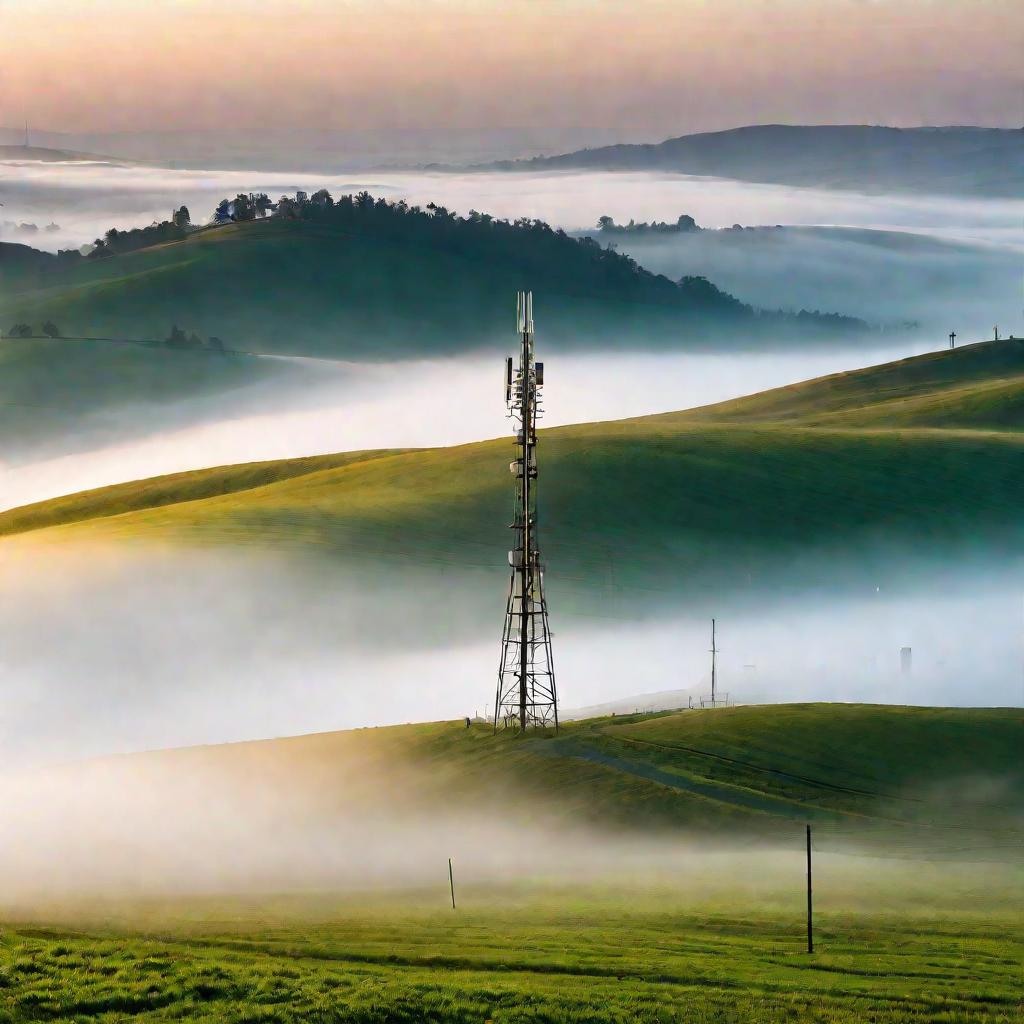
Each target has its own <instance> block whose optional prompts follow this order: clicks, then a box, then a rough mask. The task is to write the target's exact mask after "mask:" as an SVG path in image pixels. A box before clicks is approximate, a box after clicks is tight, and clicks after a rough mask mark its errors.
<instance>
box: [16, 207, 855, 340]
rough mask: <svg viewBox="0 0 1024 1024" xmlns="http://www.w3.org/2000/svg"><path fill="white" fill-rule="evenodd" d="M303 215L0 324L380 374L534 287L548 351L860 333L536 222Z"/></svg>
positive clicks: (44, 299)
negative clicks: (193, 339) (161, 341)
mask: <svg viewBox="0 0 1024 1024" xmlns="http://www.w3.org/2000/svg"><path fill="white" fill-rule="evenodd" d="M292 205H293V206H295V204H294V203H293V204H292ZM302 209H303V211H304V212H303V214H302V216H301V217H300V218H299V219H289V218H287V217H283V216H281V217H272V218H268V219H265V220H258V221H254V222H246V223H237V224H229V225H225V226H222V227H218V228H207V229H202V230H199V231H195V232H193V233H192V234H191V235H189V236H188V237H187V238H185V239H183V240H181V241H178V242H170V243H167V244H162V245H151V246H149V247H147V248H140V249H135V250H133V251H128V252H121V253H119V254H118V255H114V256H110V257H108V258H104V259H84V258H83V259H79V260H73V261H71V262H70V263H67V264H66V265H60V266H49V267H44V268H41V269H40V270H39V272H38V273H36V274H35V275H34V276H33V275H28V276H26V274H24V273H22V274H21V275H20V276H19V277H18V278H17V279H16V280H5V281H0V322H4V323H14V322H17V321H21V322H27V323H30V324H39V323H41V322H42V321H43V320H52V321H54V322H56V323H57V324H58V325H59V326H60V328H61V330H62V331H63V333H64V334H66V335H77V336H85V337H92V336H103V337H108V336H110V337H129V338H131V337H135V338H163V337H165V336H166V334H167V332H168V330H169V327H170V325H171V324H172V323H179V324H182V325H183V326H185V328H186V330H196V331H198V332H199V333H200V334H201V335H202V336H204V337H205V336H209V335H215V336H217V337H219V338H221V339H223V341H224V342H225V344H226V345H227V346H228V347H229V348H233V349H243V350H247V351H255V352H262V353H275V354H294V355H315V356H327V357H335V358H339V357H340V358H351V359H370V360H386V359H393V358H401V357H412V356H431V355H443V354H446V353H452V352H459V351H465V350H467V349H473V348H482V347H486V346H489V345H492V344H494V343H495V342H496V341H497V340H498V339H499V338H500V339H502V341H504V339H505V338H506V337H507V332H508V323H509V316H508V302H509V296H511V295H514V294H515V292H516V291H518V290H520V289H524V288H531V287H533V285H534V283H535V282H538V281H543V282H544V293H543V296H538V316H543V318H544V324H545V335H546V337H547V338H548V339H549V341H550V344H551V345H552V346H553V348H555V350H558V349H559V348H561V349H564V348H567V347H570V346H575V347H576V348H596V347H606V348H607V347H618V348H624V349H627V350H630V349H636V348H652V347H654V348H657V347H665V346H686V345H699V344H701V343H702V342H703V343H709V342H710V341H711V340H712V339H713V340H714V343H715V345H716V347H728V346H730V345H732V346H734V347H743V346H745V345H757V344H763V343H765V342H767V341H770V340H772V339H785V340H787V341H790V342H792V341H799V340H800V339H802V338H808V339H814V340H817V339H821V338H831V337H835V336H844V337H849V336H850V335H852V334H856V333H857V332H858V331H860V330H862V329H864V327H865V325H864V323H863V322H861V321H859V320H853V319H849V318H843V317H829V316H820V315H814V314H805V315H803V316H801V317H795V316H789V315H786V314H782V313H765V312H758V311H756V310H753V309H752V308H750V307H748V306H745V305H744V304H742V303H740V302H738V301H737V300H736V299H734V298H732V297H731V296H729V295H727V294H725V293H724V292H721V291H719V290H718V289H717V288H715V287H714V285H713V284H711V283H709V282H708V281H706V280H704V279H703V278H694V277H690V278H684V279H682V280H680V281H678V282H675V281H670V280H669V279H668V278H665V277H660V276H656V275H654V274H651V273H649V272H648V271H646V270H643V269H642V268H641V267H639V266H638V265H637V264H636V263H635V262H634V261H632V260H630V259H628V258H627V257H625V256H621V255H620V254H618V253H615V252H612V251H609V250H605V249H602V248H601V247H600V246H599V245H597V244H596V243H594V242H591V241H589V240H585V239H574V238H571V237H569V236H567V235H566V234H565V233H564V232H559V231H554V230H552V229H551V228H550V227H548V226H547V225H545V224H541V223H539V222H536V221H533V222H531V221H520V222H516V223H515V224H508V223H505V222H500V221H494V220H493V219H491V218H489V217H486V216H484V215H481V214H476V213H472V214H471V215H470V216H468V217H466V218H459V217H456V216H455V215H453V214H451V213H450V212H449V211H447V210H441V209H439V208H435V209H434V210H433V211H430V212H428V211H419V210H415V209H410V208H408V207H406V206H404V204H390V203H387V202H385V201H383V200H378V201H374V200H373V199H372V198H371V197H369V196H368V195H366V196H365V198H363V197H362V196H360V197H355V199H354V200H353V198H352V197H342V198H341V199H340V200H339V201H338V202H337V203H336V204H334V205H332V206H330V207H324V208H323V209H321V208H319V207H317V206H315V205H314V204H312V203H309V202H306V204H305V206H304V207H302ZM20 262H21V264H24V263H25V259H24V255H23V254H22V258H21V260H20Z"/></svg>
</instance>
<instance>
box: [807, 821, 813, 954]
mask: <svg viewBox="0 0 1024 1024" xmlns="http://www.w3.org/2000/svg"><path fill="white" fill-rule="evenodd" d="M807 952H808V953H813V952H814V896H813V889H812V887H811V826H810V825H808V826H807Z"/></svg>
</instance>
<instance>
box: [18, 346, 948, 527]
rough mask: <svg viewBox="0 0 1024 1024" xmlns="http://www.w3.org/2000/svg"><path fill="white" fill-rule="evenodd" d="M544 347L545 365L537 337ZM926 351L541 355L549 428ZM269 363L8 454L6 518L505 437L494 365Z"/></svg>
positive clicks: (498, 365) (477, 361) (714, 398)
mask: <svg viewBox="0 0 1024 1024" xmlns="http://www.w3.org/2000/svg"><path fill="white" fill-rule="evenodd" d="M510 338H511V342H514V340H515V339H514V333H513V334H510ZM940 344H941V342H940ZM538 346H539V351H540V353H541V354H543V335H542V333H539V334H538ZM934 348H936V341H935V339H933V338H930V337H927V336H924V335H908V336H907V337H901V338H900V339H899V341H898V342H894V341H893V340H892V339H886V340H885V341H884V342H883V343H880V344H879V346H878V347H874V346H871V345H865V344H863V343H862V344H860V345H858V346H857V347H852V346H849V347H847V346H844V347H839V346H833V347H822V348H817V349H816V348H811V349H809V350H806V351H799V352H797V351H790V352H764V353H758V352H747V353H730V354H728V355H720V356H719V355H709V354H706V353H702V354H647V353H636V354H631V355H628V356H627V355H621V354H617V355H571V356H564V357H556V358H554V359H552V358H551V357H550V355H549V356H547V380H546V383H545V396H544V406H545V413H544V419H543V425H544V426H558V425H560V424H565V423H581V422H588V421H593V420H607V419H618V418H623V417H627V416H640V415H645V414H648V413H658V412H666V411H671V410H676V409H686V408H690V407H693V406H699V405H706V404H709V403H712V402H718V401H723V400H725V399H727V398H735V397H738V396H740V395H745V394H752V393H755V392H757V391H762V390H764V389H766V388H771V387H778V386H781V385H784V384H789V383H792V382H794V381H798V380H805V379H807V378H809V377H815V376H818V375H820V374H825V373H832V372H838V371H841V370H848V369H853V368H856V367H861V366H870V365H872V364H875V363H881V362H885V361H887V360H889V359H897V358H902V357H904V356H909V355H917V354H920V353H922V352H927V351H931V350H933V349H934ZM275 361H277V362H281V363H285V362H287V363H288V364H290V365H296V364H301V366H300V368H301V370H302V373H301V374H299V375H293V377H294V378H295V379H293V380H282V381H281V382H280V386H278V387H275V386H274V382H273V381H271V382H270V384H267V383H261V384H259V385H257V386H255V387H251V388H249V389H248V390H244V389H243V390H242V391H240V392H236V393H227V394H224V395H220V396H214V397H213V398H208V399H203V400H197V401H189V402H181V403H178V404H177V406H173V405H168V406H167V407H165V408H163V409H161V410H160V415H161V416H162V417H163V418H164V420H168V419H170V420H172V421H177V422H180V423H181V424H182V425H181V426H178V427H164V428H162V429H154V427H153V425H152V421H153V420H154V414H153V413H152V411H147V410H145V409H134V408H131V409H123V410H120V411H115V412H109V411H108V412H106V413H105V414H104V415H103V417H102V424H103V427H104V430H105V432H106V433H107V434H109V433H111V432H112V431H113V429H114V427H115V425H117V424H118V423H120V431H119V432H120V433H121V434H122V436H130V437H132V440H125V441H119V442H116V443H110V442H109V441H108V442H106V443H104V442H102V441H101V440H99V439H94V440H92V441H90V440H89V437H90V435H89V434H88V432H87V431H85V430H79V431H76V432H74V433H71V434H66V435H63V436H57V437H55V438H53V440H51V441H50V443H49V445H48V447H49V454H48V455H47V456H45V457H38V456H37V457H34V458H32V459H18V460H16V461H15V460H13V459H10V447H11V446H10V445H8V453H7V454H8V460H5V458H4V457H3V455H0V508H13V507H16V506H18V505H24V504H27V503H29V502H32V501H39V500H42V499H45V498H50V497H55V496H57V495H59V494H68V493H72V492H74V491H79V490H86V489H89V488H92V487H99V486H102V485H104V484H111V483H120V482H124V481H128V480H137V479H140V478H144V477H151V476H158V475H160V474H163V473H172V472H178V471H181V470H187V469H199V468H202V467H205V466H215V465H225V464H230V463H238V462H255V461H260V460H264V459H277V458H291V457H295V456H300V455H315V454H324V453H329V452H337V451H352V450H358V449H363V448H392V447H394V448H412V447H431V446H435V445H452V444H463V443H466V442H470V441H476V440H481V439H483V438H489V437H500V436H503V435H508V436H511V435H510V429H509V421H508V420H507V419H506V417H505V407H504V399H503V395H502V392H501V375H502V372H503V367H502V360H501V357H500V356H498V355H496V354H495V355H479V354H475V355H467V356H465V357H464V358H461V359H451V360H435V361H425V362H409V363H398V364H377V365H363V366H358V365H354V364H341V363H330V362H326V361H319V360H308V359H303V360H293V359H288V360H284V359H280V360H275ZM40 415H46V411H45V410H42V411H40ZM11 442H12V444H16V439H11ZM5 462H6V464H5Z"/></svg>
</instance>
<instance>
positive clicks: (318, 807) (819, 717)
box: [55, 704, 1024, 856]
mask: <svg viewBox="0 0 1024 1024" xmlns="http://www.w3.org/2000/svg"><path fill="white" fill-rule="evenodd" d="M1022 737H1024V720H1022V718H1021V712H1020V711H1019V710H1016V709H965V708H957V709H954V708H907V707H888V706H877V705H855V704H853V705H834V704H793V705H765V706H760V707H735V708H724V709H721V708H720V709H715V710H705V711H682V712H676V713H661V714H655V715H633V716H630V715H626V716H618V717H610V718H598V719H590V720H587V721H582V722H572V723H569V724H567V725H564V726H563V727H562V729H561V730H560V732H559V733H558V734H557V735H555V734H554V733H553V731H548V732H545V733H541V734H531V736H530V737H529V738H528V739H527V740H526V741H525V742H523V741H521V740H520V739H519V738H518V736H517V734H516V733H515V732H514V731H505V730H499V732H498V733H497V735H494V734H492V727H491V725H490V723H486V722H477V723H475V724H473V725H472V727H471V728H466V727H465V725H464V724H463V723H462V722H434V723H429V724H422V725H408V726H394V727H388V728H378V729H357V730H353V731H346V732H333V733H321V734H316V735H309V736H298V737H292V738H287V739H275V740H263V741H255V742H245V743H234V744H227V745H215V746H206V747H195V748H188V749H180V750H170V751H164V752H156V753H149V754H137V755H131V756H130V757H128V758H117V759H114V760H108V759H101V760H100V761H98V762H92V763H91V765H90V763H86V764H84V765H79V766H75V767H74V768H73V769H72V770H73V771H74V772H75V773H76V775H77V776H78V777H79V778H80V779H88V778H90V774H91V773H92V774H94V775H96V776H99V775H101V774H102V773H103V772H104V771H114V772H117V773H120V772H122V771H123V770H124V769H125V768H129V769H132V768H134V769H135V771H134V772H133V773H130V774H132V775H134V777H135V778H136V779H141V780H147V779H148V780H152V779H155V778H158V777H164V776H166V777H167V778H168V779H171V778H174V779H177V780H179V781H180V780H184V782H185V785H186V786H187V785H189V784H190V782H189V780H192V782H194V781H195V780H200V779H201V780H205V785H206V786H207V787H209V788H210V790H211V792H218V793H223V792H224V791H226V790H230V791H234V792H235V793H236V799H237V800H238V801H239V803H240V805H241V806H245V805H251V804H256V803H258V804H259V805H260V806H262V807H263V808H264V813H267V814H270V815H271V816H272V817H273V818H277V819H278V822H279V826H280V827H284V828H288V827H291V826H289V825H288V824H287V823H288V822H289V821H291V822H294V823H295V824H296V825H298V824H299V823H309V822H311V821H314V820H316V821H318V822H319V824H320V826H322V827H325V828H326V827H329V826H330V825H331V824H332V823H340V822H342V821H344V820H346V819H351V818H353V816H354V817H355V818H357V819H358V818H359V817H360V816H361V815H367V814H371V815H374V816H377V817H379V818H382V819H383V820H388V819H391V820H394V821H396V822H397V821H401V820H402V819H403V818H408V817H409V816H411V815H417V816H421V817H422V816H428V817H429V816H432V815H434V814H438V815H441V816H444V815H446V814H450V813H451V811H452V809H454V808H459V807H474V808H479V809H482V808H483V807H485V806H487V804H488V802H489V801H490V800H491V799H493V798H495V797H496V796H498V795H500V801H501V808H502V812H501V813H502V818H503V820H504V821H505V823H506V825H509V826H514V825H515V824H516V823H517V822H521V823H522V824H524V825H525V824H530V823H533V824H537V823H545V822H547V823H553V822H556V821H557V822H558V825H559V829H560V830H562V831H564V832H569V831H571V830H573V829H578V828H582V827H592V828H597V829H600V830H608V831H621V830H623V829H626V830H631V831H633V832H635V833H647V834H649V835H650V834H654V835H657V834H659V833H660V834H664V833H666V832H671V831H684V832H687V833H689V834H691V835H694V836H698V837H699V836H705V837H707V838H713V837H715V836H719V837H720V836H723V835H727V834H736V833H740V834H744V835H747V836H756V837H761V838H764V839H768V840H771V839H778V838H779V837H785V836H793V835H795V834H797V833H796V831H795V829H794V823H802V822H805V821H810V822H812V823H813V824H814V825H815V828H816V830H817V831H818V834H819V836H820V844H821V845H820V848H824V849H828V848H830V846H831V847H832V848H835V847H836V846H840V845H842V846H854V847H856V846H858V845H876V844H878V843H879V842H882V843H887V844H897V845H899V846H901V847H913V846H915V845H927V846H928V847H929V848H930V849H932V850H933V851H934V852H941V851H943V850H945V849H952V848H956V847H958V846H962V845H963V843H964V836H963V834H962V831H961V830H960V826H966V825H976V826H978V828H979V832H978V833H977V834H975V835H973V836H972V842H973V843H974V844H975V845H977V846H979V847H980V846H991V847H993V850H994V852H996V853H997V854H998V853H1000V852H1001V853H1002V854H1003V855H1004V856H1007V855H1009V854H1010V853H1011V851H1012V850H1013V849H1017V852H1018V853H1019V845H1017V846H1015V842H1016V838H1018V837H1019V836H1020V834H1021V830H1022V828H1024V775H1022V769H1021V764H1020V758H1019V749H1020V743H1021V740H1022ZM65 770H67V769H61V768H58V769H55V771H56V772H57V773H58V774H59V773H61V772H63V771H65ZM968 779H973V780H975V783H976V784H975V785H973V786H965V785H962V783H964V782H965V781H966V780H968ZM982 779H987V780H989V781H990V782H991V785H990V786H989V787H988V789H987V790H986V789H984V788H983V787H981V786H980V785H978V784H977V782H978V781H979V780H982ZM998 783H1001V784H998ZM91 789H92V787H91V786H90V785H89V784H86V785H84V786H82V792H83V793H88V792H90V791H91ZM144 791H145V787H143V792H144ZM126 799H128V800H130V799H131V797H130V795H127V796H126ZM170 802H171V803H173V798H171V800H170ZM1007 830H1010V831H1009V832H1008V831H1007Z"/></svg>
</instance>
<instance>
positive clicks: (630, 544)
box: [0, 341, 1024, 593]
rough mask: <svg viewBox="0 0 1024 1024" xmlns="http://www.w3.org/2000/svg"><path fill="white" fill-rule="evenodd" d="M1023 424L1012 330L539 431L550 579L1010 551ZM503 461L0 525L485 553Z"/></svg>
mask: <svg viewBox="0 0 1024 1024" xmlns="http://www.w3.org/2000/svg"><path fill="white" fill-rule="evenodd" d="M1022 426H1024V342H1020V341H1004V342H998V343H995V342H992V343H985V344H979V345H974V346H968V347H965V348H962V349H959V350H956V351H953V352H948V351H943V352H936V353H933V354H930V355H926V356H919V357H915V358H911V359H906V360H902V361H900V362H896V363H889V364H885V365H882V366H879V367H873V368H870V369H867V370H859V371H854V372H850V373H844V374H836V375H834V376H831V377H824V378H821V379H819V380H815V381H810V382H807V383H804V384H797V385H793V386H790V387H786V388H780V389H777V390H775V391H769V392H766V393H764V394H760V395H754V396H752V397H750V398H745V399H738V400H736V401H732V402H726V403H723V404H720V405H715V406H709V407H706V408H703V409H696V410H689V411H685V412H678V413H667V414H664V415H658V416H646V417H641V418H638V419H633V420H621V421H612V422H603V423H590V424H580V425H575V426H569V427H558V428H554V429H550V430H546V431H544V432H543V434H542V437H541V442H540V458H541V473H542V476H541V489H540V495H541V498H540V501H541V508H540V512H541V517H542V519H541V529H542V533H543V549H544V552H545V555H546V556H547V558H548V560H549V562H550V564H551V566H552V573H551V580H552V585H553V586H555V587H559V586H561V587H565V588H572V587H576V586H578V588H579V589H581V590H587V589H590V590H591V591H592V590H593V586H594V584H604V583H609V582H613V583H614V584H615V585H625V586H634V587H635V588H637V590H638V591H642V590H643V589H644V588H647V589H648V590H649V591H650V592H651V593H656V592H658V591H659V590H664V589H673V590H680V589H682V590H689V591H690V592H692V593H698V592H704V593H706V592H707V588H708V587H722V588H729V587H732V588H734V589H736V588H743V587H749V586H752V585H753V586H756V585H757V584H759V583H761V582H763V581H765V580H773V581H775V583H778V584H780V585H784V584H785V581H786V579H787V578H793V579H796V578H799V579H800V581H801V584H802V585H807V584H808V583H809V584H811V585H817V584H820V585H828V586H829V587H832V588H834V587H835V586H837V585H841V584H842V583H843V581H844V578H845V577H846V576H849V577H851V578H853V579H854V580H855V581H856V582H857V585H870V589H871V590H872V591H873V590H874V589H875V586H876V585H882V586H888V585H889V583H890V582H891V581H894V580H898V579H899V577H900V574H901V573H907V572H913V567H914V565H915V564H916V563H915V559H917V558H922V559H934V558H936V557H938V558H942V559H948V558H950V556H954V555H955V556H958V557H959V556H965V557H966V556H970V555H972V554H977V555H980V556H984V557H992V556H993V555H997V556H998V557H1000V558H1005V557H1006V556H1008V555H1010V556H1012V555H1017V554H1021V553H1024V534H1022V532H1021V526H1020V518H1019V515H1018V510H1019V509H1020V508H1021V507H1022V505H1024V473H1022V472H1021V468H1022V465H1024V434H1022V432H1021V427H1022ZM512 453H513V449H512V445H511V444H510V442H509V441H508V440H507V439H498V440H495V441H485V442H480V443H475V444H468V445H463V446H459V447H454V448H444V449H430V450H421V451H404V452H395V451H375V452H364V453H355V454H353V455H349V456H344V457H338V456H325V457H323V458H313V459H304V460H288V461H284V462H277V463H267V464H259V465H254V466H251V467H234V468H227V469H225V468H220V469H211V470H200V471H197V472H194V473H182V474H177V475H176V476H173V477H164V478H160V479H158V480H150V481H141V482H136V483H132V484H124V485H118V486H114V487H107V488H103V489H101V490H97V491H92V492H88V493H85V494H77V495H72V496H70V497H65V498H58V499H54V500H52V501H47V502H43V503H41V504H38V505H32V506H28V507H26V508H23V509H16V510H13V511H11V512H7V513H4V514H3V515H0V534H8V535H10V534H16V533H26V532H34V533H38V531H40V530H43V529H45V528H47V527H51V526H60V527H61V530H60V531H57V532H56V533H55V532H53V531H51V534H50V535H51V536H55V537H56V536H59V537H64V538H66V539H68V540H72V539H74V540H88V539H97V540H100V539H106V540H115V539H116V540H118V541H121V540H126V539H146V540H150V541H154V542H156V541H159V542H169V543H188V544H195V545H202V546H206V547H211V546H212V547H225V548H237V547H239V546H245V545H256V546H259V547H260V548H262V549H281V550H285V551H290V552H301V551H305V552H308V553H310V554H313V555H315V556H316V557H317V558H318V559H320V558H322V557H323V556H324V555H325V554H326V555H328V556H331V557H338V558H343V559H345V560H346V561H349V562H358V561H363V562H367V563H370V564H379V563H380V562H381V561H382V560H386V561H392V562H397V563H400V564H403V565H406V566H409V565H419V566H424V567H428V568H431V569H434V568H436V567H438V566H440V567H442V568H443V567H447V566H452V567H457V568H463V569H472V568H473V567H476V566H481V565H482V566H498V565H500V563H501V561H502V553H503V550H504V547H505V546H506V544H507V537H506V533H507V531H506V530H505V529H504V524H505V522H506V520H507V517H508V514H509V502H510V497H509V495H510V490H509V476H508V469H507V466H508V461H509V459H510V458H511V456H512ZM830 552H832V553H837V557H836V558H830V557H828V555H829V553H830ZM894 553H895V554H897V555H901V556H905V557H893V555H894ZM957 564H960V563H957Z"/></svg>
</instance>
